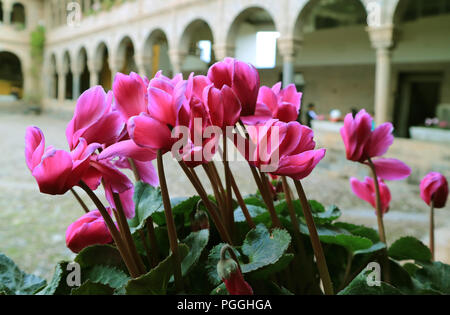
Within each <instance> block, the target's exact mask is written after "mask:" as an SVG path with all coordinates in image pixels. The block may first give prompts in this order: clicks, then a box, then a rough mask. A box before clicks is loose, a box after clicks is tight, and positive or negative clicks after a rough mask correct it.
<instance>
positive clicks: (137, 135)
mask: <svg viewBox="0 0 450 315" xmlns="http://www.w3.org/2000/svg"><path fill="white" fill-rule="evenodd" d="M128 133H129V135H130V137H131V138H132V139H133V141H134V142H135V143H136V144H137V145H139V146H143V147H146V148H150V149H156V150H157V149H164V150H170V148H171V146H172V143H173V140H174V139H172V134H171V132H170V130H169V128H168V127H167V125H165V124H163V123H161V122H159V121H158V120H156V119H153V118H151V117H150V116H148V115H146V114H141V115H139V116H135V117H132V118H130V120H129V121H128Z"/></svg>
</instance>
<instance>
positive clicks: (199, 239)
mask: <svg viewBox="0 0 450 315" xmlns="http://www.w3.org/2000/svg"><path fill="white" fill-rule="evenodd" d="M208 241H209V230H207V229H203V230H200V231H198V232H192V233H191V234H189V235H188V236H187V237H186V238H185V239H184V240H183V241H182V243H183V244H186V245H187V246H188V247H189V253H188V254H187V256H186V257H185V258H184V259H183V261H182V262H181V272H182V274H183V277H184V276H185V275H187V274H188V273H189V271H190V270H191V269H192V267H194V266H195V264H197V262H198V260H199V259H200V256H201V255H202V252H203V250H204V249H205V247H206V245H207V244H208ZM173 280H174V278H173V276H172V277H171V278H170V282H172V281H173Z"/></svg>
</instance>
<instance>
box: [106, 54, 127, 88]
mask: <svg viewBox="0 0 450 315" xmlns="http://www.w3.org/2000/svg"><path fill="white" fill-rule="evenodd" d="M125 62H126V61H125V58H118V57H114V56H112V55H111V56H110V57H109V69H110V70H111V87H112V85H113V84H114V77H115V76H116V73H117V72H120V71H121V70H122V69H123V66H124V65H125ZM126 74H128V73H126Z"/></svg>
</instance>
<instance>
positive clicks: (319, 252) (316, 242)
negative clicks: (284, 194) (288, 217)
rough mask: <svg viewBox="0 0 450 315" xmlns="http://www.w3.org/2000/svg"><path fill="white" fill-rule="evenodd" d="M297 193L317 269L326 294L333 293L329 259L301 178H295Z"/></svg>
mask: <svg viewBox="0 0 450 315" xmlns="http://www.w3.org/2000/svg"><path fill="white" fill-rule="evenodd" d="M294 183H295V187H296V188H297V194H298V197H299V199H300V203H301V205H302V210H303V215H304V216H305V220H306V225H307V226H308V231H309V237H310V239H311V245H312V248H313V250H314V255H315V256H316V262H317V269H318V270H319V275H320V278H321V279H322V283H323V288H324V291H325V294H326V295H333V294H334V289H333V283H332V282H331V278H330V273H329V272H328V266H327V261H326V259H325V254H324V253H323V248H322V244H321V243H320V239H319V235H318V234H317V229H316V224H315V223H314V218H313V216H312V213H311V208H310V207H309V203H308V199H306V195H305V191H304V190H303V186H302V184H301V183H300V181H299V180H294Z"/></svg>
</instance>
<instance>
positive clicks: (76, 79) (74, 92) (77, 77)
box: [72, 72, 81, 100]
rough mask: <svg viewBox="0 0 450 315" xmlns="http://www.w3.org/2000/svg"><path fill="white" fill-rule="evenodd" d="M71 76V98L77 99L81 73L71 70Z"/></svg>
mask: <svg viewBox="0 0 450 315" xmlns="http://www.w3.org/2000/svg"><path fill="white" fill-rule="evenodd" d="M72 77H73V79H72V80H73V85H72V98H73V100H77V99H78V97H79V96H80V80H81V73H80V72H72Z"/></svg>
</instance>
